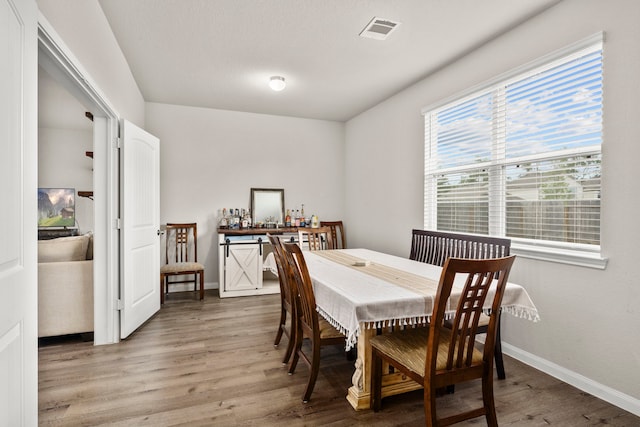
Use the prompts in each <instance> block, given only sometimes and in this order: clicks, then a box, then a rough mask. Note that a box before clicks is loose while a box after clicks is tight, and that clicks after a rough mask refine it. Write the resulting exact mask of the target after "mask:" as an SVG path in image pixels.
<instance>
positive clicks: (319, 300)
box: [304, 249, 540, 349]
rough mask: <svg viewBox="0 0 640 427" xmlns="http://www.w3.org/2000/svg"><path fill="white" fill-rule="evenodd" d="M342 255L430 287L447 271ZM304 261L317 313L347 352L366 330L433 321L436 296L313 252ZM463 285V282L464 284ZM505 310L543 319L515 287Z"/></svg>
mask: <svg viewBox="0 0 640 427" xmlns="http://www.w3.org/2000/svg"><path fill="white" fill-rule="evenodd" d="M341 251H342V252H344V253H346V254H348V255H351V256H354V257H357V258H360V259H362V260H367V261H370V262H371V263H375V264H379V265H384V266H388V267H391V268H394V269H397V270H401V271H403V272H407V273H410V274H413V275H417V276H422V277H424V278H427V279H430V281H431V282H433V281H434V280H435V281H436V282H437V281H438V280H439V278H440V273H441V271H442V268H441V267H438V266H434V265H430V264H425V263H421V262H417V261H412V260H409V259H407V258H400V257H396V256H393V255H387V254H383V253H380V252H375V251H371V250H368V249H344V250H341ZM304 256H305V260H306V262H307V267H308V269H309V274H310V276H311V279H312V281H313V284H314V291H315V296H316V304H317V306H318V311H319V312H320V313H321V314H322V315H323V316H324V317H325V318H326V319H327V320H328V321H329V322H331V323H332V324H333V325H334V326H335V327H336V328H338V329H339V330H340V331H341V332H342V333H344V334H345V335H346V336H347V349H348V348H351V347H352V346H353V345H354V344H355V343H356V340H357V337H358V335H359V334H360V328H361V327H365V328H369V327H377V326H382V325H384V324H387V323H388V324H391V325H395V324H425V323H426V322H427V321H428V319H429V318H430V316H431V312H432V310H433V303H434V299H435V293H433V294H429V292H416V291H415V290H412V289H408V288H405V287H402V286H398V285H396V284H393V283H390V282H389V281H386V280H383V279H380V278H377V277H374V276H372V275H369V274H367V273H364V272H362V271H359V270H358V267H352V266H346V265H342V264H339V263H336V262H334V261H331V260H329V259H326V258H324V257H322V256H319V255H317V254H315V253H314V252H309V251H305V252H304ZM461 279H462V280H461V282H464V278H463V277H461ZM456 285H458V284H457V283H456V284H455V285H454V291H453V292H452V295H453V293H455V288H461V287H462V283H460V284H459V285H458V286H456ZM426 294H429V295H426ZM491 300H492V297H491V294H489V295H488V297H487V306H486V307H485V308H487V309H488V308H489V306H490V303H491ZM454 309H455V307H454ZM502 310H503V312H506V313H509V314H511V315H514V316H517V317H523V318H527V319H529V320H532V321H534V322H536V321H538V320H539V319H540V317H539V315H538V310H537V309H536V307H535V305H534V304H533V302H532V301H531V298H529V295H528V294H527V292H526V290H525V289H524V288H523V287H522V286H519V285H516V284H513V283H508V284H507V288H506V290H505V295H504V297H503V300H502Z"/></svg>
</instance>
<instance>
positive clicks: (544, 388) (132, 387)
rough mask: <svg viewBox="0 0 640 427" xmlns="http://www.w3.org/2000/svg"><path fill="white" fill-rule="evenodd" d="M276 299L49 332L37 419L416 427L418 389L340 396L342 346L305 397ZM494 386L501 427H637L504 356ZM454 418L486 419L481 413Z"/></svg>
mask: <svg viewBox="0 0 640 427" xmlns="http://www.w3.org/2000/svg"><path fill="white" fill-rule="evenodd" d="M279 304H280V301H279V296H278V295H266V296H257V297H242V298H227V299H220V298H218V295H217V291H207V295H206V297H205V300H204V301H198V300H196V299H195V298H194V297H193V294H192V293H185V294H171V296H170V297H169V298H168V300H167V303H166V304H165V305H164V306H163V308H162V309H161V310H160V312H159V313H158V314H156V315H155V316H154V317H153V318H152V319H151V320H150V321H149V322H147V323H146V324H145V325H144V326H142V327H141V328H140V329H139V330H138V331H137V332H136V333H134V334H133V335H132V336H131V337H130V338H128V339H127V340H125V341H123V342H121V343H119V344H115V345H109V346H98V347H95V346H93V344H92V343H90V342H89V343H87V342H82V341H80V340H67V341H58V340H47V341H46V342H42V343H41V345H40V349H39V396H38V400H39V420H40V425H51V426H96V425H107V424H108V425H113V426H180V425H182V426H281V425H286V426H289V427H291V426H324V425H331V426H416V425H424V413H423V404H422V394H421V392H419V391H418V392H414V393H409V394H406V395H402V396H395V397H392V398H389V399H385V400H384V401H383V409H382V411H381V412H379V413H374V412H373V411H370V410H365V411H357V412H356V411H354V410H353V409H352V408H351V406H350V405H349V404H348V402H347V401H346V399H345V395H346V391H347V388H348V387H349V385H350V382H351V381H350V379H351V374H352V373H353V362H349V361H347V359H346V357H345V354H344V352H343V351H342V349H340V348H327V349H323V358H322V362H321V367H320V375H319V377H318V381H317V383H316V387H315V390H314V393H313V395H312V397H311V401H310V402H309V403H307V404H303V403H302V400H301V399H302V393H303V391H304V388H305V385H306V381H307V375H308V369H307V367H306V365H304V363H299V364H298V368H297V370H296V373H295V374H294V375H291V376H290V375H287V372H286V368H285V367H284V366H283V365H282V364H281V359H282V356H283V354H284V351H285V348H286V337H283V339H282V342H281V344H280V346H279V347H278V348H274V347H273V339H274V336H275V331H276V326H277V322H278V318H279ZM505 366H506V370H507V379H506V380H504V381H498V380H496V382H495V398H496V407H497V413H498V421H499V423H500V425H501V426H549V425H551V426H595V425H610V426H640V418H639V417H636V416H634V415H632V414H630V413H628V412H625V411H624V410H622V409H620V408H617V407H615V406H613V405H610V404H608V403H606V402H603V401H601V400H599V399H597V398H595V397H593V396H591V395H589V394H587V393H584V392H581V391H579V390H577V389H575V388H573V387H571V386H569V385H567V384H565V383H563V382H561V381H559V380H556V379H555V378H552V377H550V376H548V375H545V374H543V373H541V372H539V371H537V370H535V369H533V368H531V367H528V366H526V365H524V364H522V363H519V362H518V361H516V360H514V359H511V358H509V357H506V360H505ZM467 399H468V400H469V401H471V403H472V404H474V405H475V404H476V403H478V401H479V399H480V385H479V384H477V385H476V384H472V385H467V386H462V385H459V386H457V387H456V392H455V394H453V395H448V396H443V397H442V398H439V405H440V406H439V408H440V409H441V410H442V413H445V411H446V410H447V409H451V408H456V407H460V406H467V405H468V404H467ZM460 425H474V426H483V425H486V423H485V420H484V418H478V419H476V420H473V421H468V422H466V423H461V424H460Z"/></svg>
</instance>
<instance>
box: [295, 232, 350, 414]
mask: <svg viewBox="0 0 640 427" xmlns="http://www.w3.org/2000/svg"><path fill="white" fill-rule="evenodd" d="M284 254H285V259H286V260H287V267H288V268H289V269H290V274H291V276H292V277H293V279H294V281H293V283H294V284H295V285H294V286H295V287H296V288H295V289H294V288H293V287H292V291H293V295H294V297H295V304H296V307H295V309H294V311H295V313H296V314H297V320H296V331H295V334H294V337H295V338H294V339H295V347H294V352H293V355H292V358H291V363H290V365H289V374H293V373H294V372H295V369H296V366H297V364H298V359H300V358H302V360H304V362H305V363H306V364H307V365H308V366H309V370H310V372H309V381H308V383H307V388H306V389H305V391H304V395H303V397H302V401H303V402H304V403H307V402H308V401H309V399H310V398H311V393H313V388H314V386H315V384H316V379H317V378H318V372H319V371H320V348H321V347H324V346H326V345H342V346H344V345H345V343H346V337H345V336H344V335H343V334H342V333H341V332H340V331H338V330H337V329H336V328H334V327H333V326H332V325H331V324H330V323H329V322H327V321H326V320H325V319H323V318H322V317H321V316H320V315H319V314H318V311H317V310H316V298H315V295H314V293H313V285H312V283H311V278H310V277H309V270H308V269H307V264H306V262H305V260H304V255H303V254H302V250H301V249H300V247H299V246H298V245H297V244H296V243H284ZM305 339H308V340H309V341H311V352H310V354H306V353H305V352H304V351H303V348H302V342H303V340H305Z"/></svg>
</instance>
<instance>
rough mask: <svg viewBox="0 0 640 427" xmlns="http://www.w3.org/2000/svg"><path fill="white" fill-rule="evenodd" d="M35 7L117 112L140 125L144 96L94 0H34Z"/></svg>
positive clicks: (142, 118) (142, 124) (142, 119)
mask: <svg viewBox="0 0 640 427" xmlns="http://www.w3.org/2000/svg"><path fill="white" fill-rule="evenodd" d="M38 8H39V9H40V12H42V14H43V15H44V16H45V18H46V19H47V21H49V23H50V24H51V25H52V26H53V27H54V28H55V30H56V32H57V33H58V35H59V36H60V37H61V38H62V39H63V40H64V42H65V44H66V45H67V46H68V47H69V49H70V50H71V52H73V54H74V55H75V57H76V58H77V59H78V61H79V63H80V65H82V67H83V68H84V70H86V72H87V73H88V75H89V76H91V78H92V80H93V83H94V84H95V85H96V86H97V87H98V88H99V89H100V90H101V91H102V92H103V93H104V95H105V97H106V98H107V99H108V100H109V102H110V103H111V104H112V106H113V108H115V110H116V111H117V112H118V114H119V115H120V116H121V117H123V118H126V119H127V120H129V121H130V122H132V123H135V124H136V125H138V126H140V127H142V128H144V124H145V123H144V99H143V98H142V94H141V93H140V89H139V88H138V85H137V83H136V81H135V79H134V78H133V75H132V74H131V70H130V69H129V64H128V63H127V61H126V59H125V57H124V55H123V54H122V51H121V50H120V46H119V45H118V42H117V41H116V38H115V36H114V35H113V32H112V31H111V27H110V26H109V22H108V21H107V18H106V17H105V16H104V13H103V12H102V8H101V7H100V4H99V3H98V0H82V1H77V0H38Z"/></svg>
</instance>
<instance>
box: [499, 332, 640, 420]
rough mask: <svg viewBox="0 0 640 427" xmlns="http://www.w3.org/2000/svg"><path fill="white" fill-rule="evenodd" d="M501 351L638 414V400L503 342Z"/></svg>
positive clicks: (639, 410) (639, 409)
mask: <svg viewBox="0 0 640 427" xmlns="http://www.w3.org/2000/svg"><path fill="white" fill-rule="evenodd" d="M502 352H503V353H504V354H506V355H508V356H511V357H513V358H514V359H517V360H519V361H520V362H522V363H525V364H527V365H529V366H532V367H534V368H536V369H538V370H539V371H542V372H544V373H545V374H549V375H551V376H552V377H555V378H558V379H559V380H561V381H564V382H565V383H567V384H570V385H572V386H574V387H576V388H578V389H580V390H582V391H585V392H587V393H589V394H591V395H593V396H596V397H597V398H599V399H602V400H604V401H606V402H609V403H611V404H612V405H616V406H617V407H619V408H622V409H624V410H625V411H629V412H631V413H632V414H634V415H637V416H640V400H639V399H636V398H634V397H631V396H629V395H627V394H624V393H622V392H619V391H618V390H615V389H613V388H611V387H608V386H606V385H603V384H600V383H598V382H595V381H593V380H591V379H589V378H587V377H585V376H583V375H580V374H578V373H576V372H573V371H570V370H568V369H566V368H563V367H562V366H560V365H556V364H555V363H553V362H549V361H548V360H546V359H543V358H541V357H538V356H536V355H534V354H531V353H529V352H526V351H524V350H522V349H520V348H518V347H514V346H512V345H510V344H507V343H505V342H503V343H502Z"/></svg>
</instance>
